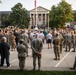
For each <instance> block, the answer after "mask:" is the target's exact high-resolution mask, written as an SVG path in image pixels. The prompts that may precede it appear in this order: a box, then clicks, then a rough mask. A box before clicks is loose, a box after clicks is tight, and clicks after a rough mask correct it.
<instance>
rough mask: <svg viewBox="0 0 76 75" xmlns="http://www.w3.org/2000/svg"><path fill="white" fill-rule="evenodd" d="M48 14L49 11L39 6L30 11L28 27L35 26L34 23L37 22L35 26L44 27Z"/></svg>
mask: <svg viewBox="0 0 76 75" xmlns="http://www.w3.org/2000/svg"><path fill="white" fill-rule="evenodd" d="M48 12H49V10H47V9H45V8H43V7H41V6H39V7H37V8H35V9H32V10H31V11H30V19H31V20H30V27H31V26H36V22H37V26H38V27H41V26H46V24H47V22H48V20H49V19H48V18H49V17H48V16H49V15H48Z"/></svg>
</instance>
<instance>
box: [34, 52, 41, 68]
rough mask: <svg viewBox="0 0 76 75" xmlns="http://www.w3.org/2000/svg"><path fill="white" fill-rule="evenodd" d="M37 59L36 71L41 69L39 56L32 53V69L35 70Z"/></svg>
mask: <svg viewBox="0 0 76 75" xmlns="http://www.w3.org/2000/svg"><path fill="white" fill-rule="evenodd" d="M37 58H38V69H40V67H41V54H37V53H33V69H35V68H36V59H37Z"/></svg>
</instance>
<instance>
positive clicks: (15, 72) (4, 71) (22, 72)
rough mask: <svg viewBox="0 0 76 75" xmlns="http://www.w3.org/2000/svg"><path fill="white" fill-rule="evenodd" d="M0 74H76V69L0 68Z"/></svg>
mask: <svg viewBox="0 0 76 75" xmlns="http://www.w3.org/2000/svg"><path fill="white" fill-rule="evenodd" d="M0 75H76V71H29V70H28V71H26V70H24V71H19V70H0Z"/></svg>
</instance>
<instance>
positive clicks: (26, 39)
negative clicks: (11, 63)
mask: <svg viewBox="0 0 76 75" xmlns="http://www.w3.org/2000/svg"><path fill="white" fill-rule="evenodd" d="M20 39H23V40H24V45H25V46H26V53H27V56H28V34H27V33H25V31H23V33H22V34H21V35H20Z"/></svg>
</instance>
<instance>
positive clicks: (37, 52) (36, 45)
mask: <svg viewBox="0 0 76 75" xmlns="http://www.w3.org/2000/svg"><path fill="white" fill-rule="evenodd" d="M31 45H32V46H31V47H32V51H33V70H35V68H36V58H38V69H39V70H40V67H41V51H42V40H41V39H39V38H35V39H33V40H32V44H31Z"/></svg>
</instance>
